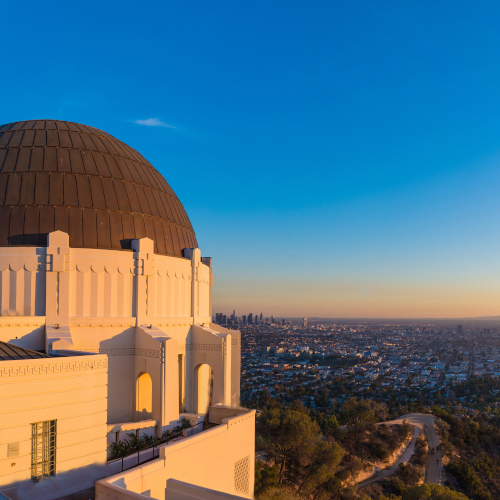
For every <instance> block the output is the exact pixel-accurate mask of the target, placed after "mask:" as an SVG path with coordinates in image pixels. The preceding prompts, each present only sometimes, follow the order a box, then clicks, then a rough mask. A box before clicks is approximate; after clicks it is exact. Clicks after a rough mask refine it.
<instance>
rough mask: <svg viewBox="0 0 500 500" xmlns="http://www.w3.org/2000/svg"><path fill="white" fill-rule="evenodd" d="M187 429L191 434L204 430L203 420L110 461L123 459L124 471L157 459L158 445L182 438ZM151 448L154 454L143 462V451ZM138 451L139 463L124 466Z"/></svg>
mask: <svg viewBox="0 0 500 500" xmlns="http://www.w3.org/2000/svg"><path fill="white" fill-rule="evenodd" d="M200 426H201V427H200ZM185 431H191V434H190V435H193V434H198V433H199V432H201V431H203V422H199V423H198V424H196V425H193V426H191V427H186V428H185V429H183V430H182V431H180V432H177V433H175V434H172V435H171V436H168V437H166V438H163V439H161V440H159V441H157V442H155V443H153V444H150V445H148V446H144V447H143V448H139V449H138V450H137V451H134V452H133V453H130V454H129V455H126V456H124V457H121V458H118V459H116V460H111V461H110V462H108V463H113V462H117V461H118V460H121V462H122V472H124V471H126V470H128V469H132V468H134V467H137V466H138V465H140V464H145V463H147V462H149V461H151V460H154V459H155V448H156V447H158V446H161V445H163V444H166V443H169V442H170V441H173V440H178V439H180V438H181V437H182V436H183V435H184V432H185ZM186 437H189V436H186ZM149 449H152V456H151V457H150V458H147V459H146V460H143V461H142V462H141V457H140V454H141V452H144V451H146V450H149ZM136 453H137V463H135V464H134V465H131V466H130V467H127V468H124V460H127V459H129V458H131V457H133V456H134V455H135V454H136Z"/></svg>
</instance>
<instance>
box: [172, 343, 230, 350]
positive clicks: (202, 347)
mask: <svg viewBox="0 0 500 500" xmlns="http://www.w3.org/2000/svg"><path fill="white" fill-rule="evenodd" d="M220 350H221V346H220V344H179V351H220Z"/></svg>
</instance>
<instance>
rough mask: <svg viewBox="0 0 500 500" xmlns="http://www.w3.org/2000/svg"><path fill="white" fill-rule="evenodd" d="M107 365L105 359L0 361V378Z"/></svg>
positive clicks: (92, 368)
mask: <svg viewBox="0 0 500 500" xmlns="http://www.w3.org/2000/svg"><path fill="white" fill-rule="evenodd" d="M27 361H32V360H27ZM107 367H108V360H107V359H96V360H95V361H94V360H85V361H84V360H82V361H62V362H60V363H47V362H44V363H43V362H40V363H30V364H24V365H17V366H10V365H8V364H5V362H3V361H2V362H0V378H3V377H27V376H30V375H46V374H47V375H48V374H51V373H55V374H57V373H66V372H76V371H83V370H96V369H97V370H98V369H106V368H107Z"/></svg>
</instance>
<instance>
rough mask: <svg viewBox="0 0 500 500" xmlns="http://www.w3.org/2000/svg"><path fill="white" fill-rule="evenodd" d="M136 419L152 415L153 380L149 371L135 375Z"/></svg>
mask: <svg viewBox="0 0 500 500" xmlns="http://www.w3.org/2000/svg"><path fill="white" fill-rule="evenodd" d="M135 401H136V408H135V409H136V421H139V420H148V419H150V418H152V417H153V381H152V380H151V377H150V376H149V373H145V372H142V373H140V374H139V376H138V377H137V390H136V397H135Z"/></svg>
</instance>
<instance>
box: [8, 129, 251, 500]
mask: <svg viewBox="0 0 500 500" xmlns="http://www.w3.org/2000/svg"><path fill="white" fill-rule="evenodd" d="M186 182H189V183H191V182H193V179H192V177H191V176H189V175H187V174H186ZM195 185H196V184H195ZM212 281H213V274H212V265H211V259H210V258H208V257H202V256H201V254H200V250H199V249H198V245H197V241H196V235H195V232H194V230H193V228H192V226H191V223H190V220H189V218H188V216H187V214H186V211H185V210H184V207H183V205H182V204H181V202H180V201H179V199H178V198H177V196H176V195H175V193H174V192H173V190H172V189H171V188H170V186H169V185H168V184H167V182H166V180H165V179H164V178H163V177H162V175H161V174H160V173H159V172H158V171H157V170H156V169H155V168H154V167H153V166H152V165H151V164H150V163H149V162H148V161H147V160H145V159H144V158H143V157H142V156H141V155H140V154H139V153H138V152H137V151H135V150H134V149H132V148H131V147H129V146H127V145H126V144H124V143H123V142H121V141H119V140H117V139H115V138H114V137H112V136H111V135H109V134H107V133H106V132H103V131H101V130H98V129H95V128H92V127H88V126H84V125H79V124H76V123H70V122H63V121H54V120H40V121H25V122H16V123H11V124H8V125H4V126H0V498H2V495H3V496H4V497H5V498H7V499H11V500H24V499H29V500H37V499H39V500H45V499H54V498H59V497H62V496H64V495H67V494H70V493H72V492H77V491H81V490H84V489H86V488H89V487H92V486H94V484H95V486H96V499H97V500H101V499H102V500H104V499H106V500H111V499H117V500H118V499H119V500H124V499H129V498H130V499H136V500H137V499H141V498H156V499H159V500H160V499H171V500H175V499H184V498H210V499H214V500H215V499H217V498H225V499H231V498H235V499H236V498H241V497H244V498H252V497H253V476H254V461H255V456H254V440H255V433H254V432H255V431H254V428H255V412H254V411H252V410H247V409H244V408H241V407H240V351H241V339H240V332H239V331H234V330H232V331H230V330H226V329H224V328H222V327H220V326H219V325H216V324H214V323H212V299H211V297H212ZM186 422H189V424H190V427H189V428H185V429H184V430H182V431H179V433H178V434H177V433H176V434H175V435H174V436H173V437H174V439H171V440H170V441H168V442H165V439H162V441H163V442H161V443H160V444H157V445H156V446H154V447H149V448H147V447H145V448H144V449H143V450H142V451H140V452H139V453H137V452H135V453H134V454H132V455H128V456H125V457H124V458H123V459H118V460H116V459H115V460H113V459H112V452H111V451H112V448H113V447H115V448H117V447H118V445H119V443H120V442H123V440H124V439H127V440H131V439H133V438H134V437H138V438H141V437H144V436H149V438H150V441H151V440H152V438H154V437H156V438H159V439H161V438H162V436H163V437H165V436H166V435H169V436H172V432H173V429H175V428H176V427H177V430H178V429H179V427H178V426H179V425H180V424H184V425H183V426H184V427H186V425H187V424H186ZM113 443H114V444H113Z"/></svg>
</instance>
